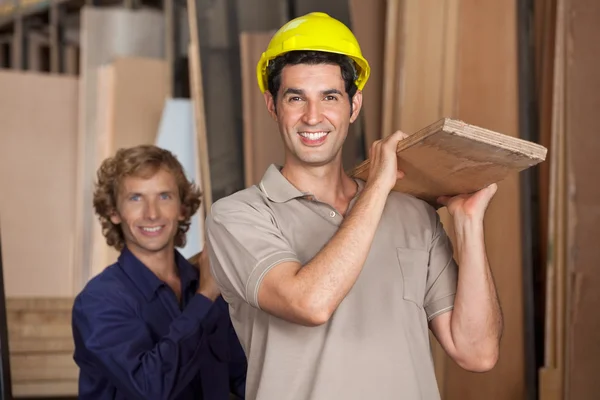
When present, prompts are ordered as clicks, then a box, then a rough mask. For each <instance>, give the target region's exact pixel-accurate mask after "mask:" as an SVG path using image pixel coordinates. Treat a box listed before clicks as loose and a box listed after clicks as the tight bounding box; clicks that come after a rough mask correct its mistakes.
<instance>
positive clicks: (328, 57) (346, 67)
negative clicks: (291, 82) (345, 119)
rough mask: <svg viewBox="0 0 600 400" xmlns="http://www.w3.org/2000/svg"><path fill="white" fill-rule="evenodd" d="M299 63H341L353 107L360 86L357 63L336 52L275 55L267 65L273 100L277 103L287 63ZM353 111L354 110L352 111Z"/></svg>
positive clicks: (268, 81)
mask: <svg viewBox="0 0 600 400" xmlns="http://www.w3.org/2000/svg"><path fill="white" fill-rule="evenodd" d="M298 64H308V65H317V64H331V65H339V66H340V68H341V70H342V71H341V72H342V79H343V80H344V86H345V89H346V93H348V97H349V99H350V107H352V98H353V97H354V94H356V91H357V90H358V87H357V86H356V79H357V78H358V75H357V73H356V65H355V64H354V61H352V59H351V58H350V57H348V56H345V55H343V54H336V53H327V52H323V51H290V52H289V53H285V54H282V55H280V56H278V57H275V58H274V59H273V60H272V61H271V62H270V63H269V65H268V66H267V88H268V89H269V92H270V93H271V95H272V96H273V102H274V103H275V104H277V94H278V93H279V87H280V86H281V71H283V68H284V67H285V66H286V65H298ZM351 112H352V111H351Z"/></svg>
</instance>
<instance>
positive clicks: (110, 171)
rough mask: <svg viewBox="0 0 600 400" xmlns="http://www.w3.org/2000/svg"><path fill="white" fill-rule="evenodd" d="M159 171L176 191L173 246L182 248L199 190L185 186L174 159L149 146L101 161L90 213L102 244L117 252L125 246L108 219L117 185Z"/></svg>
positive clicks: (118, 230)
mask: <svg viewBox="0 0 600 400" xmlns="http://www.w3.org/2000/svg"><path fill="white" fill-rule="evenodd" d="M160 168H162V169H164V170H165V171H168V172H170V173H172V174H173V176H174V177H175V181H176V182H177V187H178V188H179V199H180V200H181V211H182V215H183V220H182V221H179V226H178V229H177V234H176V235H175V246H176V247H183V246H185V243H186V237H185V236H186V232H187V231H188V229H189V227H190V223H191V218H192V216H193V215H194V214H195V213H196V211H198V208H199V207H200V203H201V200H200V197H201V193H200V190H199V189H198V188H197V187H196V185H194V184H193V183H192V182H189V181H188V180H187V178H186V176H185V173H184V171H183V167H182V166H181V164H180V163H179V161H178V160H177V158H176V157H175V156H174V155H173V154H172V153H171V152H170V151H168V150H164V149H161V148H160V147H156V146H152V145H140V146H135V147H130V148H126V149H120V150H118V151H117V153H116V154H115V155H114V157H110V158H107V159H106V160H104V162H103V163H102V165H101V166H100V168H99V169H98V173H97V182H96V184H95V190H94V211H95V212H96V214H97V215H98V218H99V219H100V224H101V225H102V234H103V235H104V236H105V237H106V243H107V244H108V245H109V246H112V247H114V248H115V249H117V250H118V251H121V250H122V249H123V247H124V246H125V237H124V236H123V230H122V229H121V226H120V225H118V224H117V225H116V224H113V223H112V221H111V220H110V217H111V215H114V213H115V212H116V211H117V196H118V194H119V188H120V187H121V183H122V182H123V180H124V179H125V178H126V177H128V176H135V177H142V178H149V177H151V176H152V175H154V174H155V173H156V172H157V171H158V170H159V169H160Z"/></svg>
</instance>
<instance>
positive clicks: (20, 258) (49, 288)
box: [0, 72, 78, 297]
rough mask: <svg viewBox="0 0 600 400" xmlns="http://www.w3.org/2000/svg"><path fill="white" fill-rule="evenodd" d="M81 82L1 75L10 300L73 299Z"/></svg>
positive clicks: (2, 201)
mask: <svg viewBox="0 0 600 400" xmlns="http://www.w3.org/2000/svg"><path fill="white" fill-rule="evenodd" d="M77 84H78V81H77V79H76V78H72V77H58V76H48V75H42V74H34V73H16V72H0V121H2V123H1V124H0V185H2V190H0V227H1V229H2V246H3V248H2V250H3V257H4V280H5V286H6V288H5V290H6V296H7V297H22V296H71V295H72V294H73V274H74V265H76V264H74V261H73V251H74V239H75V235H74V226H75V224H74V217H75V215H74V212H73V210H74V208H75V197H76V196H75V183H76V181H75V178H76V176H75V171H76V166H77V160H76V158H77V156H76V155H77V108H78V107H77V106H78V93H77Z"/></svg>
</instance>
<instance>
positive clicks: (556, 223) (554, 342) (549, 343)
mask: <svg viewBox="0 0 600 400" xmlns="http://www.w3.org/2000/svg"><path fill="white" fill-rule="evenodd" d="M565 5H566V2H565V1H563V0H559V1H558V2H557V11H556V18H557V19H556V38H555V41H554V43H555V46H556V47H555V51H554V57H555V58H554V63H553V64H554V68H553V72H554V73H553V91H552V114H551V115H552V119H551V140H552V142H551V149H552V153H551V154H552V158H551V160H550V161H551V162H550V171H549V175H550V176H549V202H548V225H547V227H548V234H547V241H548V246H547V248H548V254H547V259H546V316H545V352H544V368H543V369H542V370H541V371H540V378H541V380H540V399H541V400H546V399H553V398H554V397H555V395H553V394H552V390H551V389H555V390H556V391H557V392H558V393H559V396H560V398H563V396H564V391H565V369H564V367H565V357H564V355H565V354H564V350H565V346H564V344H565V340H564V329H565V286H564V282H565V277H564V275H565V268H564V250H565V249H564V245H565V243H564V222H563V217H564V188H565V187H564V168H565V164H564V155H565V152H564V123H565V122H564V118H565V115H564V110H565V108H564V101H565V86H564V83H565V76H564V74H565V68H564V67H565V54H566V53H565V50H566V48H565V45H566V43H565V39H566V37H565V23H566V9H565ZM544 374H545V375H547V376H545V375H544ZM549 377H552V378H554V381H552V380H551V379H549Z"/></svg>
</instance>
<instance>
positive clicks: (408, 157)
mask: <svg viewBox="0 0 600 400" xmlns="http://www.w3.org/2000/svg"><path fill="white" fill-rule="evenodd" d="M545 157H546V149H545V148H543V147H542V146H540V145H538V144H535V143H532V142H528V141H525V140H521V139H518V138H515V137H511V136H508V135H503V134H500V133H497V132H493V131H490V130H487V129H483V128H479V127H476V126H473V125H468V124H465V123H464V122H461V121H456V120H452V119H449V118H444V119H442V120H440V121H438V122H436V123H434V124H431V125H429V126H428V127H426V128H424V129H422V130H420V131H418V132H417V133H414V134H412V135H410V136H409V137H408V138H406V139H404V140H402V141H401V142H400V143H398V168H399V169H400V170H401V171H404V173H405V177H404V178H403V179H400V180H398V182H397V183H396V186H395V187H394V190H396V191H399V192H404V193H409V194H411V195H413V196H416V197H418V198H420V199H423V200H425V201H427V202H429V203H430V204H432V205H435V204H437V201H436V199H437V198H438V197H439V196H453V195H456V194H461V193H472V192H474V191H477V190H479V189H481V188H483V187H485V186H487V185H489V184H491V183H494V182H499V181H501V180H503V179H505V178H506V177H507V176H508V175H509V174H511V173H514V172H519V171H522V170H524V169H526V168H529V167H531V166H533V165H536V164H538V163H539V162H541V161H543V160H544V159H545ZM369 167H370V160H367V161H365V162H364V163H362V164H361V165H359V166H358V167H357V168H356V169H355V170H354V171H352V173H351V175H353V176H355V177H358V178H360V179H363V180H366V179H367V177H368V175H369Z"/></svg>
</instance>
